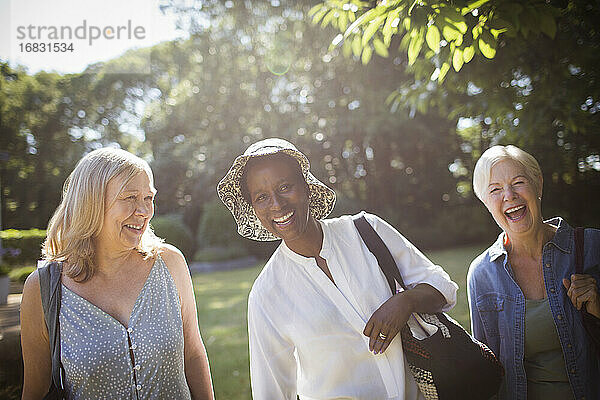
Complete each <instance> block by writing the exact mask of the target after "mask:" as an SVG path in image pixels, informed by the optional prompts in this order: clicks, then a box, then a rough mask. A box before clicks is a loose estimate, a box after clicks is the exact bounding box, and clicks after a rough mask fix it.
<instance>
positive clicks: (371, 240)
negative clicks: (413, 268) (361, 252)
mask: <svg viewBox="0 0 600 400" xmlns="http://www.w3.org/2000/svg"><path fill="white" fill-rule="evenodd" d="M354 225H355V226H356V229H358V233H359V234H360V237H361V238H362V240H363V242H365V244H366V245H367V248H368V249H369V251H370V252H371V253H373V255H374V256H375V258H376V259H377V263H378V264H379V267H380V268H381V270H382V271H383V274H384V275H385V278H386V279H387V281H388V285H390V290H391V291H392V295H394V294H396V282H398V284H400V286H401V287H402V289H404V290H406V286H405V285H404V280H402V275H400V271H398V267H397V265H396V261H394V257H392V253H390V249H388V247H387V246H386V245H385V243H383V240H382V239H381V237H380V236H379V235H378V234H377V232H375V229H373V227H372V226H371V224H370V223H369V221H367V220H366V218H365V217H364V215H361V216H360V217H355V218H354ZM395 281H396V282H395Z"/></svg>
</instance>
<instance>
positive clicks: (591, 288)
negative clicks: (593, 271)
mask: <svg viewBox="0 0 600 400" xmlns="http://www.w3.org/2000/svg"><path fill="white" fill-rule="evenodd" d="M563 285H564V286H565V288H566V289H567V296H569V298H570V299H571V302H572V303H573V305H574V306H575V308H577V309H578V310H581V307H582V306H585V310H586V311H587V312H588V313H590V314H592V315H593V316H594V317H596V318H600V296H598V286H596V279H594V278H593V277H592V276H591V275H585V274H573V275H571V280H570V281H569V280H568V279H563Z"/></svg>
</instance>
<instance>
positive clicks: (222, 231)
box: [198, 199, 243, 248]
mask: <svg viewBox="0 0 600 400" xmlns="http://www.w3.org/2000/svg"><path fill="white" fill-rule="evenodd" d="M236 229H237V227H236V224H235V221H234V219H233V217H232V216H231V213H230V212H229V210H228V209H227V207H225V206H224V205H223V203H221V200H219V199H215V200H213V201H211V202H209V203H206V205H205V206H204V210H203V212H202V217H201V218H200V227H199V228H198V244H199V247H200V248H205V247H213V246H222V247H230V246H235V245H236V244H237V243H240V242H241V241H242V240H243V238H242V237H241V236H240V235H238V234H237V231H236Z"/></svg>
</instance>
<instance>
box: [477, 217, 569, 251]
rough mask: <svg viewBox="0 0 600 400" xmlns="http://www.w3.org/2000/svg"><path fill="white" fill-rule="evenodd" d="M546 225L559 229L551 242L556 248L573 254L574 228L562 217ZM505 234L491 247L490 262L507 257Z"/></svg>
mask: <svg viewBox="0 0 600 400" xmlns="http://www.w3.org/2000/svg"><path fill="white" fill-rule="evenodd" d="M544 223H546V224H550V225H554V226H557V227H558V229H557V230H556V233H555V234H554V237H553V238H552V240H550V242H548V243H552V244H553V245H554V246H556V247H557V248H558V249H559V250H560V251H562V252H563V253H571V251H572V250H573V243H574V241H573V237H574V230H573V228H572V227H571V226H570V225H569V224H567V222H566V221H565V220H564V219H562V218H561V217H554V218H551V219H548V220H546V221H544ZM504 235H505V233H504V232H500V235H498V239H496V241H495V242H494V244H493V245H492V246H491V247H490V253H489V254H490V260H491V261H496V260H497V259H498V258H499V257H500V256H505V255H506V249H505V248H504Z"/></svg>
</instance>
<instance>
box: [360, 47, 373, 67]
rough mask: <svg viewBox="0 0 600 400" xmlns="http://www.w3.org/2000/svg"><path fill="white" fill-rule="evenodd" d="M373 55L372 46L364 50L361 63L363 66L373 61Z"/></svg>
mask: <svg viewBox="0 0 600 400" xmlns="http://www.w3.org/2000/svg"><path fill="white" fill-rule="evenodd" d="M372 55H373V49H371V46H367V47H365V48H364V49H363V52H362V58H361V61H362V63H363V64H368V63H369V61H371V56H372Z"/></svg>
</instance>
